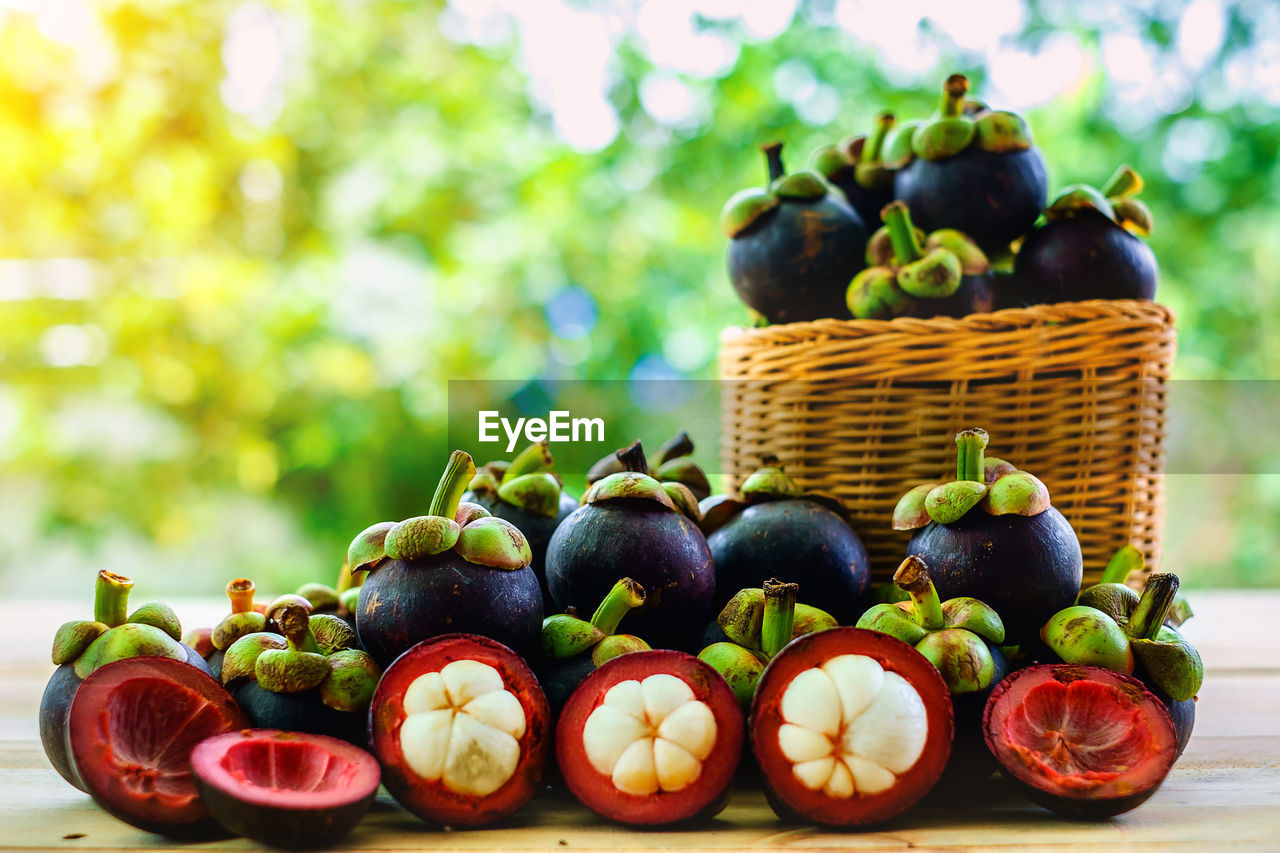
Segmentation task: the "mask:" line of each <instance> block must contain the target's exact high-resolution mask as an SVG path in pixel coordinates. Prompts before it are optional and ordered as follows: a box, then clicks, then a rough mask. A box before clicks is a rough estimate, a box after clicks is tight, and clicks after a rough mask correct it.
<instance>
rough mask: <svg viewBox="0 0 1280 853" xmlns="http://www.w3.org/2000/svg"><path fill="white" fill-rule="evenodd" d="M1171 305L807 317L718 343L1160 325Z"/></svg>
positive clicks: (1097, 303) (726, 335)
mask: <svg viewBox="0 0 1280 853" xmlns="http://www.w3.org/2000/svg"><path fill="white" fill-rule="evenodd" d="M1174 319H1175V318H1174V313H1173V311H1172V310H1170V309H1169V308H1167V307H1166V306H1164V305H1161V304H1159V303H1157V302H1150V301H1148V300H1145V299H1088V300H1084V301H1081V302H1055V303H1051V304H1045V305H1032V306H1030V307H1027V308H1002V309H1000V310H999V311H991V312H987V313H981V314H968V315H966V316H964V317H931V318H929V319H926V320H921V319H917V318H915V317H895V318H893V319H892V320H853V319H847V320H837V319H826V320H806V321H803V322H796V323H779V324H777V325H773V326H765V327H764V328H750V327H746V326H729V327H727V328H725V329H723V330H722V331H721V332H720V343H721V344H722V345H746V346H750V345H753V344H755V345H760V344H765V345H768V344H775V345H784V344H799V343H808V342H812V341H814V340H829V341H835V340H858V339H862V338H868V337H874V336H877V335H884V336H898V335H902V336H907V335H909V336H912V337H917V336H919V335H928V334H947V333H957V332H959V333H964V332H974V333H980V334H990V333H993V332H1012V331H1018V330H1022V329H1031V328H1036V327H1039V326H1046V325H1056V326H1070V325H1077V324H1080V323H1087V322H1090V321H1093V320H1120V321H1124V320H1128V321H1135V322H1141V323H1146V324H1151V325H1156V326H1160V327H1163V328H1171V327H1172V326H1173V324H1174Z"/></svg>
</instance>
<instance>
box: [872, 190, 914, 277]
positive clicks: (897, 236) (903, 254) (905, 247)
mask: <svg viewBox="0 0 1280 853" xmlns="http://www.w3.org/2000/svg"><path fill="white" fill-rule="evenodd" d="M880 218H881V219H883V220H884V224H885V227H886V228H888V229H889V244H890V245H891V246H892V247H893V256H894V258H895V259H896V260H897V261H898V263H899V264H900V265H905V264H910V263H914V262H915V261H918V260H920V259H921V258H923V257H924V247H923V246H921V245H920V241H919V240H917V239H916V226H915V224H914V223H912V221H911V211H909V210H907V205H906V202H902V201H891V202H889V203H888V204H886V205H885V206H884V209H883V210H881V211H880Z"/></svg>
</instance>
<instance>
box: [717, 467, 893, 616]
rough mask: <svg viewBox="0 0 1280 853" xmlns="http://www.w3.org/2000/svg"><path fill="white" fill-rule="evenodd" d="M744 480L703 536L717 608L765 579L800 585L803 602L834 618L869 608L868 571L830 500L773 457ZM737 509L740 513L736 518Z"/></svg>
mask: <svg viewBox="0 0 1280 853" xmlns="http://www.w3.org/2000/svg"><path fill="white" fill-rule="evenodd" d="M763 463H764V467H762V468H760V469H759V470H757V471H755V472H754V473H752V474H751V475H750V476H749V477H747V479H746V480H745V481H743V483H742V487H741V488H740V489H739V492H740V494H739V496H738V498H737V503H736V505H735V506H733V507H730V506H726V505H722V506H721V507H720V508H719V513H718V514H719V515H721V516H722V517H721V519H719V520H718V526H717V527H716V528H715V529H714V531H713V532H711V533H709V534H708V535H707V547H709V548H710V549H711V556H712V558H713V559H714V560H715V577H716V591H715V600H714V605H713V606H714V607H715V608H723V607H724V606H725V605H726V604H728V603H729V599H731V598H732V597H733V596H734V595H735V594H736V593H737V592H738V591H739V590H741V589H745V588H748V587H755V588H756V589H759V588H760V586H761V584H763V583H764V582H765V581H766V580H768V579H770V578H783V579H785V580H787V581H789V582H792V583H798V584H799V585H800V588H801V589H803V590H804V595H805V598H806V599H807V600H808V601H811V602H817V603H821V604H822V607H823V609H824V610H826V611H827V612H829V613H830V614H831V615H832V616H834V617H835V618H836V619H837V620H838V621H841V622H846V623H849V622H853V621H854V620H855V619H857V618H858V615H859V614H860V613H862V611H863V609H864V608H865V607H866V604H867V601H866V594H867V586H868V584H869V583H870V578H871V567H870V563H869V562H868V560H867V551H866V549H865V548H864V547H863V545H862V540H861V539H860V538H858V534H857V533H855V532H854V530H853V528H852V527H850V526H849V522H848V520H847V518H846V516H845V515H844V514H843V511H844V510H843V507H842V506H841V505H840V503H839V501H836V500H835V499H834V498H828V497H826V496H824V495H818V494H814V493H804V492H802V491H801V490H800V487H799V486H798V485H797V484H796V482H795V481H794V480H792V479H791V478H790V477H788V476H787V475H786V473H785V472H784V471H783V470H782V468H781V467H780V466H779V465H778V460H777V458H776V457H773V456H766V457H765V458H764V460H763ZM734 508H736V509H738V512H736V514H735V513H733V512H732V510H733V509H734Z"/></svg>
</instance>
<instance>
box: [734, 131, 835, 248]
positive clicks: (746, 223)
mask: <svg viewBox="0 0 1280 853" xmlns="http://www.w3.org/2000/svg"><path fill="white" fill-rule="evenodd" d="M761 150H762V151H763V152H764V155H765V163H766V165H767V167H768V171H769V184H768V186H767V187H766V188H765V189H755V188H753V189H746V190H740V191H739V192H737V193H734V195H733V196H732V197H730V199H729V201H727V202H726V203H725V206H724V207H723V208H722V209H721V211H720V227H721V229H722V230H723V231H724V233H725V236H727V237H729V238H730V239H737V238H739V237H742V236H745V235H746V234H747V233H748V232H749V231H751V230H752V229H754V228H755V227H757V226H759V225H762V224H764V222H765V221H766V219H767V216H768V215H769V214H771V213H772V211H773V210H775V209H776V208H777V207H778V205H779V204H781V203H782V200H784V199H788V200H792V201H799V202H808V201H816V200H818V199H820V198H822V197H824V196H825V195H826V194H827V191H828V186H827V183H826V182H825V181H824V180H823V179H822V178H820V177H818V175H816V174H814V173H812V172H796V173H794V174H791V175H788V174H787V173H786V169H785V168H783V165H782V143H781V142H770V143H768V144H766V145H762V146H761Z"/></svg>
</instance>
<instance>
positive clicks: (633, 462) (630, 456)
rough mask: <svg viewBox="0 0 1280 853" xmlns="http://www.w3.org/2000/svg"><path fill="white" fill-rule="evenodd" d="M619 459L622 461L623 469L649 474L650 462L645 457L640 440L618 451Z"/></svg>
mask: <svg viewBox="0 0 1280 853" xmlns="http://www.w3.org/2000/svg"><path fill="white" fill-rule="evenodd" d="M617 457H618V461H619V462H621V463H622V470H623V471H631V472H633V473H636V474H648V473H649V462H648V460H646V459H645V458H644V448H643V447H641V446H640V441H639V439H637V440H636V441H633V442H631V444H630V446H628V447H624V448H622V449H621V450H619V451H618V453H617Z"/></svg>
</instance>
